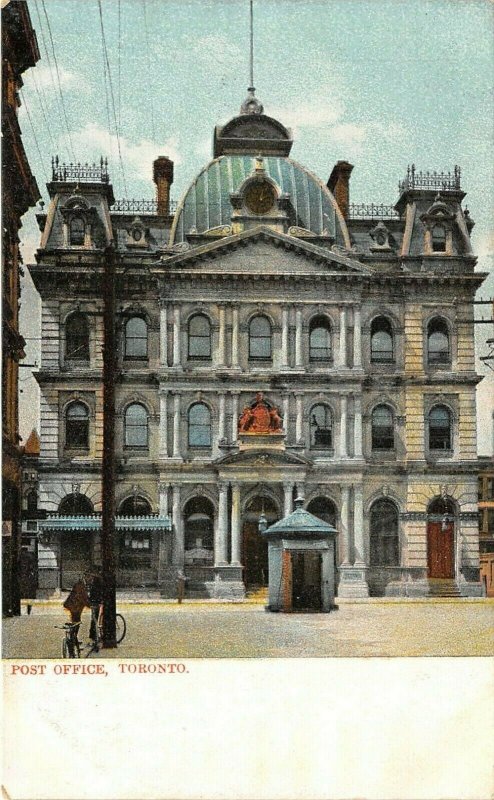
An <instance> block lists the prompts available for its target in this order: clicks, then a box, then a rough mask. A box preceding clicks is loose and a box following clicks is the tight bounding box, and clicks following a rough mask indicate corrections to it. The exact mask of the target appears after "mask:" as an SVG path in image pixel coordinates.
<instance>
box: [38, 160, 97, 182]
mask: <svg viewBox="0 0 494 800" xmlns="http://www.w3.org/2000/svg"><path fill="white" fill-rule="evenodd" d="M51 172H52V180H54V181H77V182H79V183H80V182H83V183H110V176H109V175H108V159H107V158H103V157H101V158H100V160H99V164H94V163H93V164H88V163H87V162H86V163H85V164H81V163H79V162H77V164H75V163H72V162H71V163H70V164H62V163H60V159H59V158H58V156H54V157H53V158H52V160H51Z"/></svg>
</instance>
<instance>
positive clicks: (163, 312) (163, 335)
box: [160, 300, 168, 367]
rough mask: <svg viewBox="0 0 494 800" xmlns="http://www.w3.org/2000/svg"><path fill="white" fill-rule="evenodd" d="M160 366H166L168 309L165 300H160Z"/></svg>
mask: <svg viewBox="0 0 494 800" xmlns="http://www.w3.org/2000/svg"><path fill="white" fill-rule="evenodd" d="M160 364H161V366H162V367H166V366H167V364H168V308H167V304H166V301H165V300H160Z"/></svg>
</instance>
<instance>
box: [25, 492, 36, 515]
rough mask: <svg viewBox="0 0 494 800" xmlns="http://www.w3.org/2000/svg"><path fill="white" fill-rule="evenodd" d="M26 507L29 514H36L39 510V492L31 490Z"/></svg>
mask: <svg viewBox="0 0 494 800" xmlns="http://www.w3.org/2000/svg"><path fill="white" fill-rule="evenodd" d="M26 506H27V509H26V510H27V512H28V513H29V514H34V513H35V512H36V511H37V510H38V492H37V491H36V489H31V491H30V492H28V493H27V497H26Z"/></svg>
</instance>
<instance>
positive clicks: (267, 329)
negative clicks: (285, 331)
mask: <svg viewBox="0 0 494 800" xmlns="http://www.w3.org/2000/svg"><path fill="white" fill-rule="evenodd" d="M249 358H253V359H264V360H269V359H271V324H270V322H269V320H268V319H267V317H253V318H252V319H251V321H250V325H249Z"/></svg>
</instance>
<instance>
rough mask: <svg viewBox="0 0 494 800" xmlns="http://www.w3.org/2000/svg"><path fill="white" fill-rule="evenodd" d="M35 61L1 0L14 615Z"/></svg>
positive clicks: (7, 549)
mask: <svg viewBox="0 0 494 800" xmlns="http://www.w3.org/2000/svg"><path fill="white" fill-rule="evenodd" d="M38 60H39V51H38V45H37V41H36V34H35V32H34V30H33V27H32V24H31V18H30V16H29V10H28V6H27V3H26V2H25V0H17V2H7V3H2V199H3V204H2V609H3V613H4V614H5V615H12V614H20V608H21V607H20V594H19V569H20V554H21V534H20V511H21V482H22V474H21V473H22V470H21V459H22V450H21V448H20V447H19V443H20V436H19V402H18V389H19V361H20V360H22V358H23V357H24V346H25V344H26V343H25V341H24V339H23V337H22V336H21V334H20V333H19V297H20V277H21V274H22V257H21V254H20V250H19V230H20V229H21V227H22V223H21V218H22V216H23V215H24V214H25V213H26V211H27V210H28V209H29V208H31V207H32V206H35V205H36V202H37V201H38V199H39V197H40V193H39V189H38V186H37V183H36V179H35V178H34V175H33V174H32V172H31V168H30V166H29V162H28V160H27V156H26V152H25V150H24V145H23V143H22V132H21V129H20V126H19V120H18V116H17V115H18V111H19V106H20V97H19V90H20V88H21V87H22V75H23V74H24V72H26V70H27V69H29V68H30V67H34V65H35V64H36V62H37V61H38Z"/></svg>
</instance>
